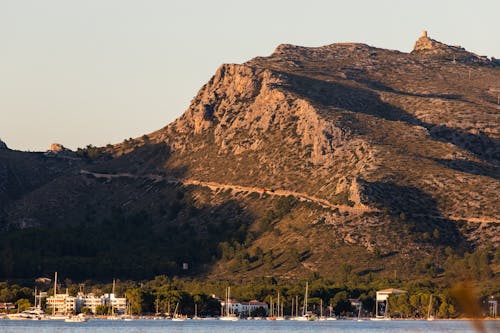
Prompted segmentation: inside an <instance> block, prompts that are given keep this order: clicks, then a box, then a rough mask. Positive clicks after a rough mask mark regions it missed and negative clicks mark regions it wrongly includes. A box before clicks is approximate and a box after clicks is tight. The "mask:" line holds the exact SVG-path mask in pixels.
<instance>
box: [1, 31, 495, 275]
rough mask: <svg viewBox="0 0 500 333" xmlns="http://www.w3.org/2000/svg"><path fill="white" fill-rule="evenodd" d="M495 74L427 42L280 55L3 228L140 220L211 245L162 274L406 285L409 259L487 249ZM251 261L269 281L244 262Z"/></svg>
mask: <svg viewBox="0 0 500 333" xmlns="http://www.w3.org/2000/svg"><path fill="white" fill-rule="evenodd" d="M499 74H500V67H498V66H497V65H496V63H495V62H494V61H490V60H488V59H485V58H481V57H478V56H476V55H474V54H472V53H470V52H467V51H465V50H463V49H461V48H459V47H452V46H448V45H445V44H443V43H439V42H437V41H434V40H432V39H429V38H428V37H427V36H426V35H425V36H422V37H421V38H420V39H419V40H418V41H417V43H416V45H415V50H414V51H413V52H412V53H410V54H406V53H401V52H398V51H391V50H384V49H379V48H375V47H371V46H368V45H365V44H356V43H348V44H332V45H327V46H323V47H317V48H307V47H299V46H293V45H287V44H285V45H280V46H278V47H277V48H276V50H275V52H274V53H273V54H272V55H270V56H268V57H258V58H254V59H252V60H250V61H248V62H246V63H244V64H239V65H236V64H228V65H222V66H221V67H220V68H219V69H218V70H217V72H216V73H215V75H214V76H213V77H212V78H211V79H210V81H209V82H208V83H207V84H205V85H204V86H203V87H202V88H201V90H200V91H199V92H198V94H197V95H196V97H195V98H194V99H193V100H192V102H191V105H190V106H189V108H188V110H187V111H186V112H185V113H184V114H183V115H182V116H181V117H180V118H179V119H177V120H176V121H174V122H173V123H171V124H169V125H167V126H166V127H164V128H163V129H161V130H158V131H156V132H154V133H151V134H149V135H145V136H143V137H141V138H137V139H134V140H127V141H125V142H123V143H120V144H116V145H114V146H111V147H105V148H101V149H100V150H99V152H100V157H97V158H93V159H91V160H89V159H88V158H87V159H85V158H83V159H82V160H68V159H64V161H65V163H70V164H71V165H72V167H70V168H68V172H66V173H64V174H63V175H61V176H59V177H56V178H55V179H52V178H50V179H51V181H50V182H48V183H44V184H39V185H37V186H35V187H36V190H33V191H31V192H28V193H24V194H23V195H22V196H20V197H18V198H16V199H15V200H13V202H12V203H11V204H8V205H4V206H3V215H2V216H3V218H2V223H3V226H4V227H5V226H8V228H29V227H30V226H40V225H42V226H43V225H45V224H49V222H48V221H50V223H51V224H52V225H56V226H57V227H61V228H62V227H64V226H65V225H67V224H68V223H70V224H71V225H79V224H80V225H87V224H88V223H98V222H99V221H101V219H103V218H105V217H107V218H108V219H111V217H112V216H115V215H116V214H115V213H116V210H117V209H118V210H120V211H121V212H122V213H125V214H135V213H137V212H141V211H144V212H147V216H148V219H147V220H148V221H149V222H148V223H151V224H150V226H151V228H152V230H153V231H152V232H153V233H154V234H155V235H157V236H158V237H167V238H168V237H171V236H169V235H170V234H169V233H171V232H172V229H171V228H173V227H175V228H177V227H178V228H179V229H178V230H177V229H176V230H177V231H176V232H179V233H180V234H183V233H182V230H189V235H190V236H189V237H190V238H187V239H192V240H195V241H196V242H208V240H212V242H211V243H210V242H208V243H206V244H207V248H210V249H212V250H213V249H214V248H215V249H217V248H218V249H219V250H220V251H222V252H223V253H221V252H217V253H210V255H207V258H205V259H203V260H205V261H200V260H201V259H198V262H197V261H196V260H197V259H196V258H197V257H196V255H194V254H189V253H190V251H188V250H186V249H184V250H183V251H177V252H176V253H177V254H176V257H175V258H174V255H173V254H171V255H170V254H169V255H170V256H171V257H168V258H169V260H172V261H174V260H187V261H190V260H192V261H194V265H193V267H198V269H199V271H198V272H203V273H207V272H210V273H211V274H212V275H214V276H218V275H221V276H223V275H224V274H227V273H228V272H232V273H231V274H239V275H240V276H248V275H252V274H253V275H259V274H262V275H265V274H268V273H269V270H271V271H273V272H275V273H276V274H289V275H291V276H294V275H304V274H309V273H310V272H320V273H321V274H322V275H326V276H329V275H334V274H335V271H334V269H333V268H332V267H335V265H341V264H345V263H350V264H352V265H353V266H354V267H355V268H356V270H357V271H359V272H368V271H373V272H381V273H380V274H385V273H387V272H389V271H391V272H393V270H394V269H398V270H401V271H402V272H404V273H401V274H403V275H404V274H408V276H413V275H415V274H418V273H417V272H415V269H414V265H413V262H412V261H410V260H408V259H409V258H410V257H411V258H415V257H419V258H428V257H430V256H432V257H433V260H434V261H436V262H439V261H440V260H441V262H442V258H443V256H444V254H443V253H444V248H445V247H451V248H453V249H456V250H457V251H464V250H468V249H472V248H474V247H478V246H483V245H485V244H486V243H488V242H489V243H493V244H498V242H499V241H500V239H499V233H498V227H499V225H500V220H499V216H500V214H499V210H498V209H499V208H498V207H499V205H498V199H497V195H496V193H498V192H499V190H500V182H499V175H500V172H499V162H500V145H499V140H500V129H499V127H498V112H499V111H500V109H499V106H498V104H497V98H496V95H495V94H494V93H493V91H495V90H494V89H495V87H498V86H500V75H499ZM95 154H96V151H95V150H93V152H92V155H88V154H87V155H82V156H84V157H85V156H87V157H88V156H94V155H95ZM49 157H50V158H52V160H51V161H54V162H53V163H57V165H60V164H58V163H60V162H62V161H63V158H62V157H61V156H59V157H58V156H57V155H55V156H52V155H51V156H46V158H49ZM58 170H59V169H58ZM4 178H9V176H5V177H4ZM68 186H70V187H71V189H72V190H71V191H68V192H62V191H61V189H64V188H66V187H68ZM62 194H63V195H62ZM42 198H43V200H46V201H48V202H49V203H50V205H48V204H45V203H44V204H41V202H42V201H41V199H42ZM20 207H21V208H20ZM47 207H50V208H49V209H48V208H47ZM111 208H113V210H112V209H111ZM113 212H114V213H113ZM113 214H115V215H113ZM134 216H135V215H134ZM141 216H142V215H141ZM68 221H71V222H68ZM102 223H104V222H102ZM6 228H7V227H6ZM221 230H226V231H230V232H229V233H227V234H225V233H223V232H221ZM174 234H175V233H174ZM221 235H224V236H223V237H222V236H221ZM219 236H220V237H219ZM221 237H222V238H221ZM170 241H172V240H170ZM175 244H178V243H175ZM204 244H205V243H204ZM176 246H181V245H176ZM221 249H222V250H221ZM262 249H265V251H264V252H265V253H266V255H267V256H268V257H266V258H268V259H266V260H268V264H266V265H263V264H262V262H260V261H259V260H257V259H255V260H254V261H252V260H253V259H251V258H254V257H255V256H256V254H255V253H259V250H260V252H262ZM231 251H233V252H234V251H240V252H241V253H240V255H239V256H235V255H233V256H231V255H229V254H228V253H231ZM207 252H210V251H207ZM179 253H182V255H184V256H185V257H182V256H181V257H182V258H181V257H177V256H179V255H180V254H179ZM211 256H213V258H215V259H213V258H212V257H211ZM269 258H270V259H269ZM210 260H215V261H210ZM422 260H423V259H422ZM208 261H210V267H211V269H208V268H206V266H204V265H205V264H207V262H208ZM269 263H270V264H269ZM174 266H175V265H174ZM381 267H384V268H381ZM174 271H175V270H174Z"/></svg>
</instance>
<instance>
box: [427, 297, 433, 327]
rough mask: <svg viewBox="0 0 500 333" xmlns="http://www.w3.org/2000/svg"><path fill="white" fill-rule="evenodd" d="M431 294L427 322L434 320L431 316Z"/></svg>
mask: <svg viewBox="0 0 500 333" xmlns="http://www.w3.org/2000/svg"><path fill="white" fill-rule="evenodd" d="M431 312H432V294H431V297H430V298H429V308H428V309H427V320H428V321H432V320H434V316H433V315H432V313H431Z"/></svg>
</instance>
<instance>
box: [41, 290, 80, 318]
mask: <svg viewBox="0 0 500 333" xmlns="http://www.w3.org/2000/svg"><path fill="white" fill-rule="evenodd" d="M54 308H55V309H54ZM47 312H48V313H55V314H69V313H76V297H75V296H70V295H69V293H68V290H67V289H66V293H65V294H56V295H54V296H50V297H47Z"/></svg>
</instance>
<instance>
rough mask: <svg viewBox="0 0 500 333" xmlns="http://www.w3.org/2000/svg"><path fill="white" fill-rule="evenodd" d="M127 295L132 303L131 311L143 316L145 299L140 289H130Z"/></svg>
mask: <svg viewBox="0 0 500 333" xmlns="http://www.w3.org/2000/svg"><path fill="white" fill-rule="evenodd" d="M125 295H126V297H127V299H128V301H129V302H130V310H131V311H132V313H133V314H141V313H142V310H143V302H144V297H143V294H142V290H141V289H140V288H134V289H129V290H127V291H126V292H125Z"/></svg>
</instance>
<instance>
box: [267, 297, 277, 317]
mask: <svg viewBox="0 0 500 333" xmlns="http://www.w3.org/2000/svg"><path fill="white" fill-rule="evenodd" d="M267 320H276V317H275V316H274V304H273V297H272V296H271V301H270V302H269V317H267Z"/></svg>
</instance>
